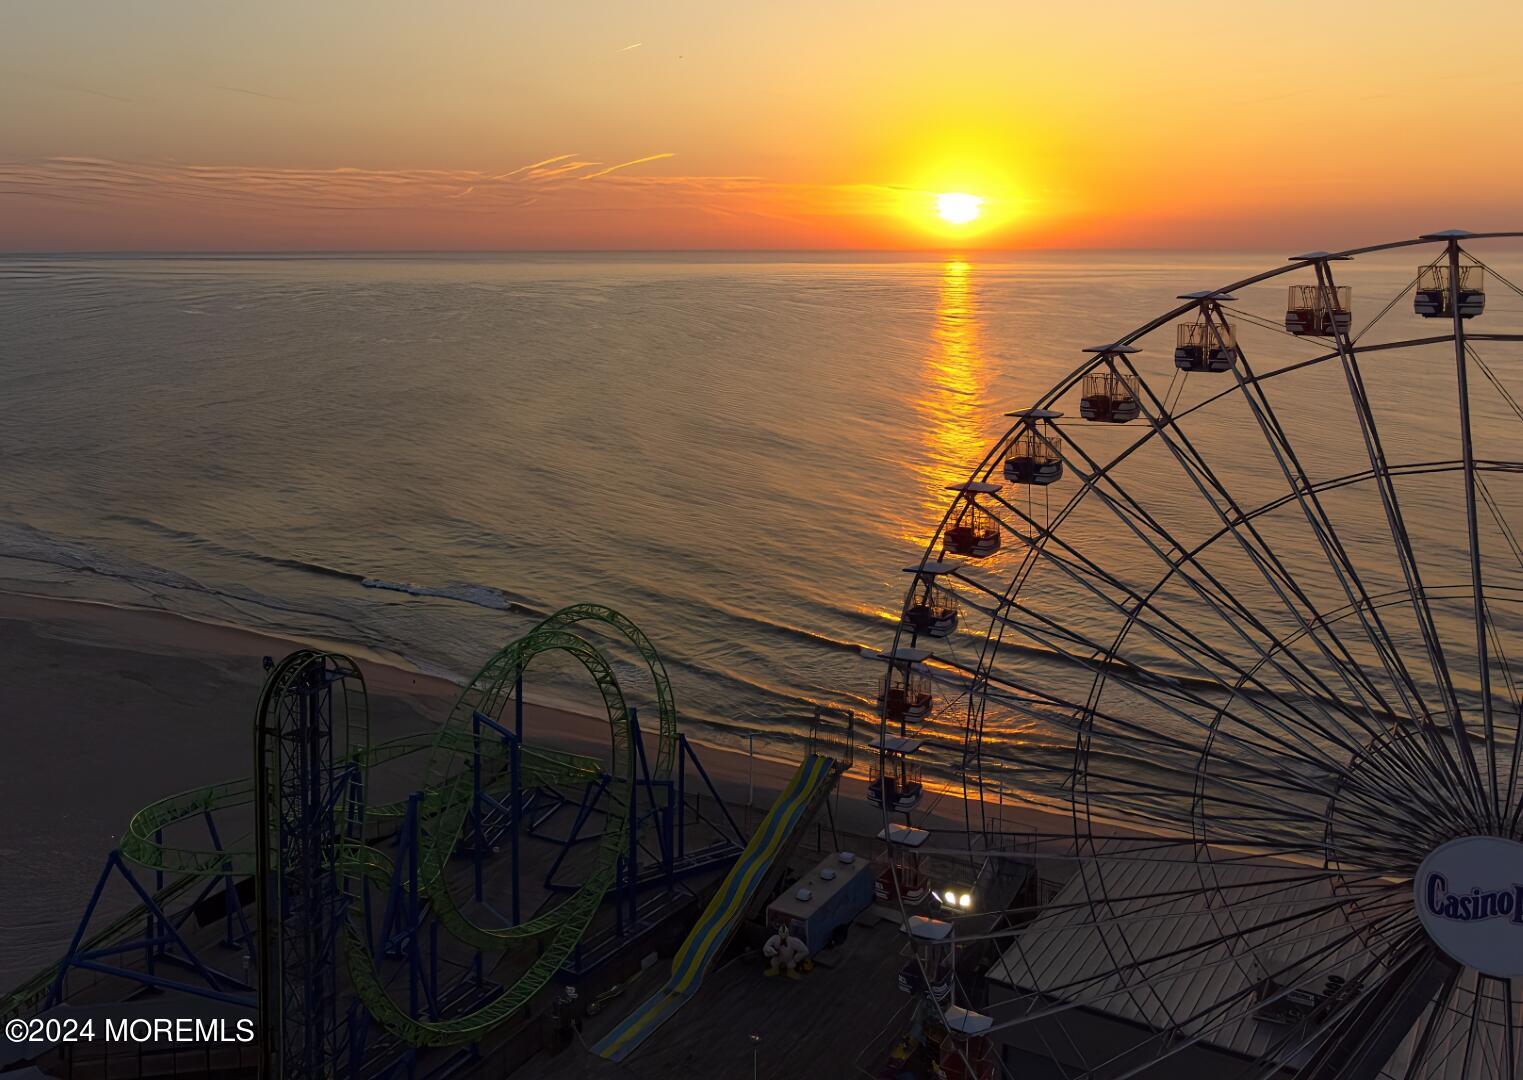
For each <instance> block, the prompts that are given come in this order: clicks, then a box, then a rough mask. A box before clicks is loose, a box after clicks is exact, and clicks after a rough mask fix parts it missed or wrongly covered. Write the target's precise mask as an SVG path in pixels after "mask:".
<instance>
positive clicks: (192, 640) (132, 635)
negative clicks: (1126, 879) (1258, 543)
mask: <svg viewBox="0 0 1523 1080" xmlns="http://www.w3.org/2000/svg"><path fill="white" fill-rule="evenodd" d="M21 620H24V621H27V622H29V623H31V624H33V625H37V624H39V623H40V624H43V625H48V626H52V627H56V626H57V624H60V623H62V624H66V625H70V626H76V627H81V628H85V630H86V634H85V636H77V637H76V636H69V637H65V636H63V635H59V634H56V633H51V634H48V635H47V636H48V637H50V638H53V639H55V640H65V641H68V642H69V643H71V644H77V645H83V646H86V647H90V646H95V647H102V648H112V649H122V650H126V651H130V652H137V653H142V654H144V655H155V656H173V657H182V658H183V657H205V656H208V655H210V656H215V657H218V658H221V659H247V658H248V657H250V656H253V655H256V654H258V655H261V656H263V655H270V656H274V657H275V658H276V659H279V656H280V655H283V653H282V651H281V650H284V651H285V652H289V651H291V650H292V649H295V648H301V647H308V648H316V649H322V650H325V651H332V652H338V653H343V654H344V655H347V656H349V657H350V658H351V659H354V660H355V661H356V662H358V663H359V665H360V668H361V672H362V674H363V675H364V677H365V685H366V687H367V689H368V690H369V691H370V692H371V694H372V696H376V695H378V694H379V695H381V696H406V697H421V698H423V699H425V700H428V701H431V702H433V703H436V704H442V706H443V708H444V709H445V710H446V711H447V710H448V709H449V708H450V707H451V706H452V705H453V704H454V702H455V699H456V698H458V697H459V695H460V692H461V690H463V689H464V686H465V685H466V684H465V683H464V682H456V681H455V680H453V679H449V678H445V677H444V676H441V675H436V674H432V673H429V672H424V671H421V670H419V669H418V668H416V667H415V666H413V665H411V664H409V663H408V662H407V661H406V660H405V659H403V658H402V657H393V656H388V655H384V654H381V653H378V652H376V651H375V650H373V649H367V648H365V647H363V646H356V645H353V644H351V643H349V642H341V641H333V640H330V639H327V638H323V637H321V636H318V635H301V636H295V635H293V636H283V635H279V634H271V633H268V632H266V631H261V630H253V629H249V628H245V627H240V626H235V625H232V624H230V623H224V622H218V621H214V620H210V619H203V618H199V617H196V616H190V615H182V614H180V613H178V612H173V611H167V610H160V609H153V608H137V607H130V606H126V605H122V604H115V603H111V602H109V601H100V600H87V599H76V598H72V597H52V596H43V595H38V594H33V593H19V592H5V591H0V623H4V622H6V621H21ZM256 643H257V644H259V645H260V646H261V647H268V649H269V651H267V652H263V653H260V651H259V649H255V648H252V646H254V645H255V644H256ZM484 659H485V658H483V660H484ZM0 692H3V691H0ZM249 707H250V709H252V707H253V698H250V701H249ZM526 707H527V709H528V712H529V713H530V714H531V715H532V716H534V717H537V718H539V719H541V720H548V721H553V722H555V723H556V724H557V726H558V728H559V730H558V731H557V732H556V733H555V736H559V737H561V738H565V739H568V740H569V741H571V742H574V743H578V744H585V743H587V742H588V741H591V739H592V736H590V735H589V733H588V732H587V731H586V730H585V729H587V728H593V729H595V730H601V728H602V726H603V725H604V724H605V723H606V721H605V720H603V719H602V718H600V717H597V716H595V715H593V714H591V713H589V712H584V711H582V710H580V709H578V708H576V707H575V706H573V705H570V704H568V703H566V702H564V701H557V700H547V699H541V700H537V701H527V702H526ZM442 719H443V716H442V715H439V716H438V717H437V718H436V720H435V722H436V723H437V722H438V721H440V720H442ZM679 719H680V718H679ZM577 729H583V730H577ZM867 737H868V736H867V733H866V732H865V731H860V730H859V731H858V732H857V733H856V741H857V742H858V743H860V744H863V745H859V746H858V747H857V753H858V755H859V756H860V755H861V753H862V750H863V747H864V746H865V743H866V740H867ZM688 741H689V742H690V743H693V744H695V745H697V746H699V747H700V748H701V751H702V753H703V754H704V755H705V759H706V760H705V765H706V767H707V768H708V769H709V772H710V774H711V776H713V777H714V779H715V782H716V785H718V784H719V781H720V778H721V774H723V778H724V779H725V780H727V781H729V782H730V783H732V784H733V783H735V782H737V781H744V780H745V779H746V777H745V776H744V775H737V774H736V771H735V765H736V762H739V763H740V765H741V770H742V773H743V772H744V770H745V769H746V767H747V766H748V765H749V763H750V762H751V761H752V760H754V762H755V765H756V770H755V780H756V781H757V785H756V791H757V793H758V794H760V793H762V792H763V791H766V792H770V793H775V792H777V791H780V790H781V789H782V787H783V786H784V784H786V783H787V779H788V776H789V775H790V774H791V772H792V770H793V768H794V767H795V766H796V765H797V761H796V760H789V759H787V758H783V757H780V756H774V755H770V754H767V753H765V752H764V751H762V752H757V753H756V754H755V755H754V759H753V756H752V755H749V754H747V753H746V752H745V751H743V750H740V749H739V748H737V747H733V746H724V745H722V744H719V743H715V742H710V741H708V740H705V739H703V738H701V737H694V736H692V735H689V736H688ZM563 748H565V749H570V747H563ZM715 756H717V760H718V761H720V762H723V763H724V767H721V768H719V769H716V768H715V767H714V766H713V765H710V764H709V762H708V760H707V759H708V758H710V757H715ZM860 765H861V763H860V762H858V763H857V767H856V768H855V769H854V771H853V772H852V773H849V774H848V775H847V776H846V777H845V778H843V781H842V784H843V787H844V786H851V787H854V788H855V789H856V790H855V792H854V793H855V794H861V793H862V792H863V791H865V787H866V781H865V779H864V778H862V777H860V776H858V775H857V773H859V772H860V771H861V770H860ZM764 782H765V786H764ZM929 792H930V784H929V783H928V793H929ZM1022 798H1024V797H1022V796H1017V797H1016V800H1017V801H1013V802H1007V803H1005V804H1004V807H1005V812H1006V813H1007V814H1008V813H1010V812H1012V810H1014V809H1016V808H1017V807H1018V808H1019V810H1020V812H1021V814H1022V815H1023V816H1031V817H1035V818H1040V819H1046V820H1048V821H1053V820H1056V821H1061V822H1067V821H1069V820H1070V815H1069V813H1068V811H1066V810H1063V809H1059V808H1055V807H1051V806H1048V805H1045V804H1031V803H1025V804H1022V803H1021V802H1020V801H1019V800H1020V799H1022ZM930 799H931V801H933V802H936V803H947V802H950V803H952V804H955V805H956V806H957V807H960V806H961V804H962V803H963V802H964V801H965V800H964V797H963V795H962V794H961V793H960V792H958V791H957V790H956V789H955V788H949V787H948V788H938V789H937V791H936V793H935V794H931V795H930ZM863 801H864V802H865V796H864V798H863ZM985 802H986V803H990V802H991V800H989V799H986V800H985ZM875 813H876V812H875ZM935 816H936V817H938V818H942V819H944V820H946V821H948V822H952V821H953V817H952V816H949V815H945V814H937V815H935ZM956 820H957V821H960V820H961V815H960V814H959V815H956Z"/></svg>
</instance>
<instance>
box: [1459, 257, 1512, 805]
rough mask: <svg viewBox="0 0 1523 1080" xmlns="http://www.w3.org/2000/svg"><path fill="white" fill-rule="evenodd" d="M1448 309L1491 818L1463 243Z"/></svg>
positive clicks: (1492, 726) (1497, 801)
mask: <svg viewBox="0 0 1523 1080" xmlns="http://www.w3.org/2000/svg"><path fill="white" fill-rule="evenodd" d="M1448 255H1449V308H1450V314H1451V315H1452V317H1453V322H1454V367H1455V372H1456V374H1457V377H1458V384H1459V386H1458V390H1459V410H1460V452H1461V456H1462V459H1463V461H1464V477H1465V530H1466V537H1467V545H1466V546H1467V552H1468V554H1469V556H1470V579H1471V584H1472V586H1473V588H1474V591H1475V596H1474V601H1473V605H1472V606H1473V608H1474V615H1475V653H1476V667H1477V669H1478V671H1479V674H1480V681H1481V725H1482V729H1483V730H1484V731H1485V734H1486V766H1487V773H1488V775H1487V779H1488V780H1489V781H1490V790H1491V817H1492V820H1493V822H1495V821H1496V819H1497V818H1499V817H1500V816H1501V814H1502V813H1503V810H1502V798H1501V790H1500V785H1499V783H1498V781H1497V755H1496V723H1495V715H1494V712H1493V708H1492V701H1491V664H1490V662H1489V661H1488V660H1487V645H1488V640H1487V633H1486V594H1485V590H1484V587H1483V584H1482V580H1481V539H1480V527H1479V524H1478V519H1477V511H1476V473H1475V444H1474V440H1473V437H1472V435H1473V433H1472V431H1471V424H1470V377H1469V372H1468V371H1467V370H1466V348H1465V318H1464V314H1463V312H1462V310H1461V307H1462V305H1461V304H1460V244H1459V241H1458V240H1457V239H1451V240H1450V241H1449V251H1448Z"/></svg>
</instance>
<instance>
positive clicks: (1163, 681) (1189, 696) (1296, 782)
mask: <svg viewBox="0 0 1523 1080" xmlns="http://www.w3.org/2000/svg"><path fill="white" fill-rule="evenodd" d="M1005 617H1008V616H1005ZM1035 619H1036V621H1035V622H1033V623H1029V624H1028V623H1016V625H1017V626H1018V627H1019V628H1020V629H1021V630H1022V631H1023V632H1024V633H1026V634H1027V635H1028V636H1031V637H1033V638H1034V639H1036V640H1042V639H1044V638H1045V637H1046V635H1045V634H1044V632H1043V626H1044V625H1047V624H1050V623H1051V622H1052V620H1051V619H1050V618H1048V617H1047V616H1042V615H1037V616H1035ZM1090 646H1091V649H1092V650H1093V649H1095V648H1097V646H1096V644H1095V643H1090ZM1064 655H1066V656H1067V658H1068V659H1069V660H1070V662H1072V663H1074V664H1076V665H1078V666H1081V667H1084V668H1086V669H1089V670H1091V671H1096V672H1098V671H1099V670H1100V668H1101V664H1100V663H1099V662H1097V661H1095V660H1093V659H1092V658H1089V657H1085V656H1082V655H1079V654H1064ZM1143 673H1144V669H1136V668H1134V669H1133V671H1132V672H1131V675H1132V677H1131V679H1130V680H1129V688H1130V689H1131V690H1133V691H1134V692H1136V693H1137V694H1139V695H1140V696H1142V697H1144V698H1146V699H1147V700H1149V701H1150V702H1152V703H1153V704H1155V705H1158V706H1159V707H1160V708H1163V709H1165V710H1167V711H1168V712H1170V713H1172V714H1173V715H1174V716H1176V717H1177V718H1178V719H1180V720H1182V721H1184V722H1185V723H1186V724H1188V725H1190V726H1191V727H1198V728H1201V729H1203V730H1207V731H1209V730H1211V727H1212V725H1211V724H1210V723H1208V722H1207V721H1205V720H1202V719H1201V717H1200V715H1199V714H1198V713H1196V712H1192V711H1190V710H1187V709H1184V708H1181V707H1180V706H1178V705H1176V704H1174V702H1173V701H1172V700H1171V699H1172V698H1175V697H1178V698H1180V699H1182V700H1183V701H1185V702H1186V703H1187V704H1191V705H1195V706H1197V707H1198V708H1200V709H1202V710H1204V711H1205V712H1206V714H1207V715H1211V714H1215V713H1217V712H1219V711H1221V709H1220V707H1219V706H1218V705H1216V704H1215V703H1212V702H1211V701H1209V700H1207V699H1205V698H1203V697H1201V696H1199V695H1197V694H1193V693H1191V692H1189V691H1187V690H1184V689H1183V688H1181V687H1178V686H1176V685H1173V684H1174V682H1175V680H1173V679H1172V678H1168V677H1159V676H1154V677H1152V678H1142V677H1141V675H1142V674H1143ZM989 677H990V678H994V679H1000V678H1001V677H999V676H994V675H990V676H989ZM1145 683H1146V684H1147V687H1146V688H1144V684H1145ZM1053 700H1061V699H1053ZM1063 704H1065V705H1067V706H1069V707H1071V708H1073V709H1074V710H1075V711H1083V712H1084V714H1085V715H1091V716H1094V717H1099V718H1102V719H1104V720H1106V721H1107V723H1108V725H1109V726H1110V727H1111V728H1113V729H1115V730H1116V731H1118V732H1119V733H1120V734H1122V735H1123V736H1125V737H1127V738H1129V739H1131V740H1133V741H1135V742H1136V743H1139V744H1141V745H1148V744H1150V743H1151V744H1153V745H1155V746H1158V747H1159V748H1161V749H1173V750H1178V751H1179V752H1181V753H1190V752H1192V751H1195V750H1196V749H1198V747H1197V744H1194V743H1190V742H1188V741H1186V740H1185V739H1183V738H1179V737H1174V736H1167V737H1166V736H1163V735H1161V734H1160V733H1158V732H1156V731H1154V730H1152V729H1151V728H1149V727H1148V726H1147V725H1144V724H1141V723H1136V722H1132V721H1127V720H1122V719H1120V718H1119V717H1116V716H1112V715H1110V714H1107V713H1103V712H1100V711H1099V710H1097V709H1096V708H1094V707H1093V706H1092V705H1090V704H1088V703H1086V704H1085V705H1083V706H1080V705H1079V704H1077V703H1074V702H1063ZM1239 722H1240V723H1242V724H1243V725H1244V726H1245V727H1248V728H1249V729H1250V730H1253V731H1255V732H1256V733H1257V734H1258V735H1259V736H1260V737H1261V738H1262V739H1264V740H1265V741H1266V742H1267V743H1269V744H1270V745H1269V746H1268V747H1261V746H1259V745H1257V744H1255V743H1254V742H1252V741H1251V740H1247V739H1242V738H1240V737H1237V736H1233V740H1234V742H1235V744H1237V745H1240V746H1242V747H1245V748H1247V749H1248V750H1250V751H1252V752H1253V753H1254V754H1255V755H1257V756H1258V757H1259V758H1260V759H1261V760H1263V761H1266V762H1268V763H1269V767H1268V768H1265V769H1263V770H1262V771H1264V772H1266V773H1267V774H1268V775H1272V776H1277V777H1279V778H1280V779H1282V780H1284V781H1288V786H1289V789H1291V790H1297V791H1301V792H1307V793H1312V794H1317V795H1320V796H1323V797H1331V796H1332V794H1333V791H1332V790H1331V789H1330V788H1324V787H1316V786H1313V785H1311V784H1310V782H1309V779H1308V778H1307V777H1305V776H1304V775H1302V774H1299V773H1296V772H1295V771H1294V770H1290V769H1285V768H1284V767H1283V766H1282V765H1281V763H1280V761H1279V760H1278V758H1277V757H1276V756H1275V755H1274V754H1273V753H1271V752H1270V751H1271V749H1273V748H1275V747H1278V748H1279V749H1280V750H1282V751H1283V752H1284V753H1285V754H1286V755H1287V756H1289V757H1292V758H1295V759H1297V760H1300V761H1302V762H1303V763H1305V764H1307V765H1310V766H1313V767H1314V768H1316V769H1317V770H1318V771H1319V774H1321V775H1330V774H1335V773H1336V771H1337V770H1338V769H1340V768H1341V763H1340V762H1339V761H1338V760H1337V759H1334V758H1332V757H1330V756H1327V755H1326V754H1322V755H1321V756H1320V758H1319V757H1311V756H1308V755H1307V750H1308V749H1311V750H1315V747H1314V745H1313V744H1310V743H1305V744H1304V745H1297V744H1296V743H1290V742H1286V741H1285V740H1283V739H1282V738H1280V737H1278V736H1276V735H1274V734H1272V733H1270V732H1268V731H1266V730H1262V729H1259V728H1257V727H1256V726H1255V725H1253V724H1252V723H1251V722H1249V721H1247V720H1243V719H1241V718H1239ZM1235 765H1236V767H1238V768H1241V769H1250V770H1259V769H1260V767H1259V766H1256V765H1254V764H1252V763H1251V762H1248V761H1244V760H1236V761H1235Z"/></svg>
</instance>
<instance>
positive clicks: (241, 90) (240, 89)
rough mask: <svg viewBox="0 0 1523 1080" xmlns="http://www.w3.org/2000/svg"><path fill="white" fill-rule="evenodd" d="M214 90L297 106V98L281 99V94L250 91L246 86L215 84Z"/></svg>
mask: <svg viewBox="0 0 1523 1080" xmlns="http://www.w3.org/2000/svg"><path fill="white" fill-rule="evenodd" d="M213 89H216V90H226V91H227V92H228V93H230V94H247V95H248V96H249V97H256V98H264V99H265V100H266V101H284V102H286V103H288V104H293V105H294V104H295V103H296V99H295V98H288V97H281V96H280V95H279V94H267V93H265V92H264V91H263V90H250V89H249V88H248V87H246V86H223V85H221V84H220V83H216V84H213Z"/></svg>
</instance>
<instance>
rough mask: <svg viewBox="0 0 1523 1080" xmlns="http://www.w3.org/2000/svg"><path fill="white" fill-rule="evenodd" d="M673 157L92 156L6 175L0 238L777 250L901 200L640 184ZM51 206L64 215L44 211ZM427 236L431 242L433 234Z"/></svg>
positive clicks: (666, 180)
mask: <svg viewBox="0 0 1523 1080" xmlns="http://www.w3.org/2000/svg"><path fill="white" fill-rule="evenodd" d="M673 158H674V155H673V154H672V153H670V152H662V153H654V154H646V155H643V156H641V157H637V158H632V159H630V160H628V161H621V162H617V163H615V164H606V163H603V162H597V161H591V160H587V159H586V158H584V157H582V156H581V155H578V154H569V153H568V154H555V155H552V156H550V157H546V158H541V159H539V160H536V161H532V162H528V163H525V164H522V165H516V166H512V167H509V168H502V167H498V168H494V169H362V168H353V167H344V168H326V169H310V168H275V167H269V166H257V165H194V164H182V163H177V162H130V161H112V160H107V159H102V158H89V157H54V158H46V159H41V160H34V161H13V162H8V163H7V162H0V234H3V233H4V232H5V230H6V229H11V230H12V231H15V229H16V228H18V227H19V226H22V225H26V226H27V230H28V233H29V235H33V236H38V237H41V238H42V239H41V240H40V241H32V242H40V243H44V244H45V243H47V239H46V237H47V236H48V235H51V234H50V233H48V232H47V229H46V228H44V225H45V221H44V217H45V215H47V214H51V215H57V214H63V215H65V216H61V217H46V221H48V222H52V224H51V225H50V226H47V228H51V229H53V230H55V231H56V232H57V233H58V234H59V235H63V234H65V233H68V234H71V235H72V234H77V232H78V229H79V227H80V226H79V222H81V221H85V220H88V221H90V222H93V223H95V225H92V226H91V228H96V227H98V226H110V227H111V228H118V229H132V228H140V229H148V228H151V225H150V223H152V222H168V221H172V222H174V223H175V228H176V229H177V230H179V234H181V235H190V236H193V235H196V233H194V231H193V230H194V229H196V228H198V227H201V228H204V229H209V230H214V231H215V234H216V235H217V236H233V237H239V238H241V237H247V239H238V240H234V241H230V242H234V243H251V242H255V241H257V240H259V239H261V238H263V237H265V236H267V235H269V230H270V229H271V227H278V228H280V229H284V230H286V232H285V235H306V236H315V235H324V236H331V235H334V230H339V231H340V232H342V231H343V230H344V229H346V228H347V229H348V230H349V231H348V232H342V235H343V236H344V237H345V242H352V240H351V239H350V238H353V237H363V238H364V239H366V240H369V239H371V238H373V237H378V236H389V235H395V234H396V231H397V230H398V229H401V230H404V232H405V234H406V235H407V236H409V237H420V236H422V237H427V236H454V237H461V236H469V237H472V238H480V237H485V236H493V237H498V238H507V237H512V236H515V235H525V234H528V233H532V234H533V235H536V236H540V237H545V238H547V239H553V237H554V236H555V235H557V234H556V230H560V233H559V235H587V229H588V228H592V229H596V230H602V228H603V226H601V225H591V224H585V223H592V222H602V221H604V220H609V219H617V220H619V221H621V222H625V223H626V224H625V225H621V226H619V228H622V229H626V230H629V229H634V230H637V231H638V230H644V231H642V232H639V233H638V234H639V235H640V236H642V237H656V236H661V235H665V234H663V233H661V232H660V231H659V230H660V229H662V228H664V227H665V226H663V225H662V224H661V223H667V224H668V225H669V224H670V223H672V222H677V221H686V222H689V223H690V225H689V226H688V228H689V229H690V231H691V230H700V231H699V232H698V233H693V234H692V235H702V236H707V235H709V234H708V233H703V232H701V229H702V226H700V225H699V224H697V223H700V222H704V221H708V222H712V223H713V224H714V226H719V225H720V223H730V224H729V225H727V226H725V227H726V228H735V227H738V228H742V229H744V228H750V229H751V233H749V234H748V235H750V236H752V237H753V240H754V239H756V238H760V239H761V240H767V241H770V239H771V238H773V237H775V236H777V235H781V233H779V230H780V229H781V230H783V231H784V232H789V231H790V230H791V233H790V235H793V236H794V237H795V238H796V239H795V240H794V241H793V242H795V243H797V242H799V241H800V240H803V239H811V238H813V237H815V236H816V235H819V233H818V230H820V229H828V228H830V227H831V226H830V223H831V222H832V221H837V222H846V221H847V220H849V219H852V218H861V217H863V216H874V217H877V216H880V215H882V214H884V213H889V212H892V211H893V208H894V207H897V206H899V205H901V203H902V198H903V196H902V194H901V193H899V192H897V191H895V190H894V189H892V188H889V187H887V186H880V185H871V184H850V185H847V184H840V185H830V184H792V183H786V182H780V181H775V180H770V179H767V178H764V177H757V176H685V175H677V174H672V173H666V174H660V175H651V174H648V173H644V172H642V171H641V168H642V167H644V166H649V165H650V164H652V163H655V162H664V161H670V160H672V159H673ZM45 207H56V208H57V209H56V210H50V211H46V212H44V211H43V208H45ZM65 208H78V209H89V210H91V211H92V212H91V214H90V215H89V217H88V218H73V217H70V216H68V215H72V214H73V213H74V210H72V209H69V210H66V209H65ZM579 221H580V222H583V223H584V224H582V225H579V224H578V222H579ZM341 222H348V223H355V224H354V225H352V226H348V225H340V224H339V223H341ZM359 222H364V223H365V224H364V225H363V226H361V225H359V224H358V223H359ZM133 223H138V224H133ZM197 223H200V224H199V226H198V224H197ZM747 223H749V225H748V224H747ZM430 228H431V229H433V230H434V232H433V233H429V232H427V231H426V230H427V229H430ZM303 229H305V232H302V231H301V230H303ZM187 230H192V231H190V232H187ZM229 230H231V231H229ZM292 230H296V232H294V233H293V232H292ZM356 230H362V231H356ZM419 230H424V231H419ZM578 230H580V233H579V232H578ZM652 230H656V231H652ZM133 235H134V236H136V235H137V234H133ZM599 235H608V236H614V235H615V234H613V233H608V234H604V233H602V232H601V231H599ZM620 235H622V234H620ZM134 242H141V241H134ZM417 242H421V243H427V242H428V241H427V240H426V239H425V240H421V241H417ZM644 242H650V241H648V240H647V241H644ZM657 242H659V241H657Z"/></svg>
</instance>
